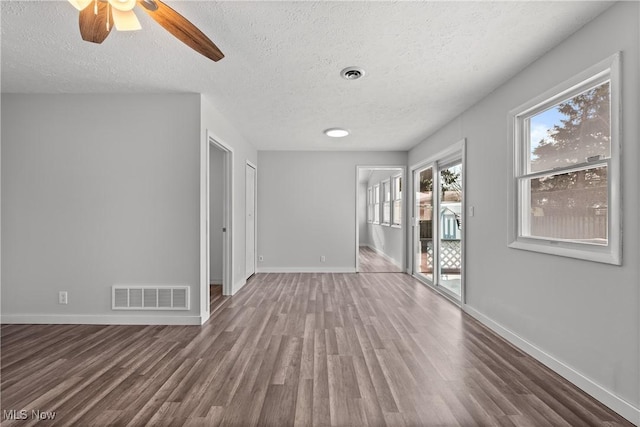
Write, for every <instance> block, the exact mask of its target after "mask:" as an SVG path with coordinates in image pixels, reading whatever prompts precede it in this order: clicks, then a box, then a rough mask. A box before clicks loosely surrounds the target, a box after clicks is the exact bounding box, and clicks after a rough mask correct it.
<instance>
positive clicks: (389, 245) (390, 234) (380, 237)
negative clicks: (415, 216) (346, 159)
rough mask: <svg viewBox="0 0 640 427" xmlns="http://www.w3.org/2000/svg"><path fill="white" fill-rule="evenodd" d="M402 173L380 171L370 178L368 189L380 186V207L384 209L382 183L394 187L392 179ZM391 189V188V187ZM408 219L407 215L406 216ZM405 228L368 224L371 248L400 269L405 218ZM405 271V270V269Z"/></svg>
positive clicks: (400, 171) (399, 171) (397, 171)
mask: <svg viewBox="0 0 640 427" xmlns="http://www.w3.org/2000/svg"><path fill="white" fill-rule="evenodd" d="M398 173H402V170H400V169H398V170H395V171H388V170H380V171H374V172H373V174H371V176H370V177H369V182H368V183H367V187H373V186H374V185H376V184H378V185H380V190H379V191H380V207H381V208H382V181H385V180H389V185H390V186H391V185H392V181H391V177H393V176H396V175H398ZM390 188H391V187H390ZM391 210H393V202H392V203H391ZM405 217H406V215H405ZM380 221H382V213H380ZM402 222H403V226H402V227H401V228H398V227H391V226H389V225H382V224H373V223H370V224H367V240H368V242H369V247H371V248H372V249H374V250H375V251H376V252H378V253H381V254H383V255H385V256H386V257H387V258H388V259H389V260H390V261H391V262H393V263H394V264H395V265H397V266H398V267H400V268H402V267H403V256H402V245H403V239H402V237H403V235H404V232H405V229H404V228H405V227H404V223H405V222H406V220H405V218H403V219H402ZM403 270H404V268H403Z"/></svg>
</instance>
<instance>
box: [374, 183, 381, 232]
mask: <svg viewBox="0 0 640 427" xmlns="http://www.w3.org/2000/svg"><path fill="white" fill-rule="evenodd" d="M372 224H380V184H379V183H378V184H375V185H374V186H373V222H372Z"/></svg>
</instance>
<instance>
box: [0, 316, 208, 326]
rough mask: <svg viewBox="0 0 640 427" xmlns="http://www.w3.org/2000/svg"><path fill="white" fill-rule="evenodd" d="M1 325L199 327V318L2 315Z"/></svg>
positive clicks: (200, 320) (200, 321) (200, 322)
mask: <svg viewBox="0 0 640 427" xmlns="http://www.w3.org/2000/svg"><path fill="white" fill-rule="evenodd" d="M1 320H2V323H3V324H27V325H43V324H45V325H200V324H202V319H201V317H200V316H153V315H148V314H143V315H133V314H124V315H121V314H118V315H110V314H105V315H94V314H3V315H2V318H1Z"/></svg>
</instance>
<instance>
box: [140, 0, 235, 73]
mask: <svg viewBox="0 0 640 427" xmlns="http://www.w3.org/2000/svg"><path fill="white" fill-rule="evenodd" d="M138 3H139V4H140V5H141V6H142V8H143V9H144V11H145V12H147V13H148V14H149V16H151V18H153V20H154V21H156V22H157V23H158V24H160V25H161V26H162V27H163V28H164V29H165V30H167V31H169V32H170V33H171V34H173V35H174V36H175V37H176V38H177V39H178V40H180V41H181V42H183V43H184V44H186V45H187V46H189V47H190V48H191V49H193V50H195V51H196V52H198V53H200V54H202V55H204V56H206V57H207V58H209V59H211V60H212V61H219V60H221V59H222V58H224V54H223V53H222V52H221V51H220V49H218V47H217V46H216V45H215V44H214V43H213V42H212V41H211V40H210V39H209V37H207V36H206V35H205V34H204V33H203V32H202V31H200V30H199V29H198V28H197V27H196V26H195V25H193V24H192V23H191V22H189V21H188V20H187V18H185V17H184V16H182V15H180V14H179V13H178V12H176V11H175V10H173V9H172V8H170V7H169V6H167V5H166V4H164V3H163V2H161V1H160V0H153V1H149V0H147V1H144V0H140V1H139V2H138ZM149 3H152V4H153V5H154V7H155V6H157V9H155V10H153V9H154V8H153V7H149Z"/></svg>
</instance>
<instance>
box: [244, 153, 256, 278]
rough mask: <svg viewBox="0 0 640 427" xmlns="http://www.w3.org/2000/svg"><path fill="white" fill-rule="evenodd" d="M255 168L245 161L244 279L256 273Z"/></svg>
mask: <svg viewBox="0 0 640 427" xmlns="http://www.w3.org/2000/svg"><path fill="white" fill-rule="evenodd" d="M256 185H257V170H256V166H255V165H254V164H252V163H251V162H248V161H247V166H246V181H245V199H246V200H245V209H246V214H247V216H246V224H245V240H246V242H245V243H246V244H245V250H246V255H245V260H246V265H245V279H249V277H251V276H253V275H254V274H255V272H256V251H257V248H256Z"/></svg>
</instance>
